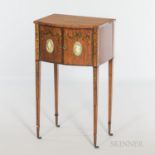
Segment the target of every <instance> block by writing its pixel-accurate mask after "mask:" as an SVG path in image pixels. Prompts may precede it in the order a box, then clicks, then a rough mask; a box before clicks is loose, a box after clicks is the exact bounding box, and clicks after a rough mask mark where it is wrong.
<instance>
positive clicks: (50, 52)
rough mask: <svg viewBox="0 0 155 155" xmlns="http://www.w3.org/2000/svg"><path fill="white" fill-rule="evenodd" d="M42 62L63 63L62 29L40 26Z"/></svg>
mask: <svg viewBox="0 0 155 155" xmlns="http://www.w3.org/2000/svg"><path fill="white" fill-rule="evenodd" d="M39 35H40V36H39V38H40V39H39V40H40V60H42V61H47V62H55V63H62V48H61V47H62V32H61V29H60V28H56V27H51V26H44V25H41V26H40V33H39Z"/></svg>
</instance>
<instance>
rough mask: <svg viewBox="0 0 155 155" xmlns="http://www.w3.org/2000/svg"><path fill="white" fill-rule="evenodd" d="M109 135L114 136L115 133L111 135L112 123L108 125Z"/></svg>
mask: <svg viewBox="0 0 155 155" xmlns="http://www.w3.org/2000/svg"><path fill="white" fill-rule="evenodd" d="M108 134H109V136H113V133H111V123H110V122H109V123H108Z"/></svg>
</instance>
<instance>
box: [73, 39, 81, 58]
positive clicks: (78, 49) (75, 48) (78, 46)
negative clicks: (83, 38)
mask: <svg viewBox="0 0 155 155" xmlns="http://www.w3.org/2000/svg"><path fill="white" fill-rule="evenodd" d="M73 54H74V55H75V56H80V55H81V54H82V45H81V43H80V42H79V41H76V42H75V43H74V45H73Z"/></svg>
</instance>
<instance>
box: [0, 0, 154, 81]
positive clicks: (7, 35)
mask: <svg viewBox="0 0 155 155" xmlns="http://www.w3.org/2000/svg"><path fill="white" fill-rule="evenodd" d="M154 6H155V1H154V0H117V1H114V0H94V1H84V0H74V1H67V0H59V1H55V0H44V1H41V0H40V1H38V0H33V1H32V0H25V1H24V0H14V1H10V0H5V1H4V0H3V1H2V0H1V3H0V20H1V22H0V77H1V78H3V79H7V78H8V79H10V78H11V79H13V78H15V79H16V78H17V79H19V78H24V79H25V78H33V76H34V24H33V20H34V19H38V18H40V17H43V16H46V15H49V14H52V13H63V14H75V15H84V16H97V17H112V18H116V19H117V20H116V29H115V32H116V34H115V35H116V37H115V79H116V80H153V79H154V78H155V72H154V71H153V66H155V61H154V57H155V46H154V43H155V39H154V36H155V20H154V14H155V9H154ZM45 65H46V64H45ZM61 68H62V70H61V72H62V74H63V75H64V77H66V78H67V77H73V78H77V79H80V78H81V79H87V78H89V76H90V74H89V73H88V72H89V71H90V68H87V69H84V68H79V69H72V68H70V67H68V68H67V69H65V68H64V67H63V66H62V67H61ZM106 68H107V66H106V65H105V66H104V67H103V68H102V69H105V70H106ZM49 69H50V66H49V65H47V66H46V67H44V65H43V70H44V72H43V74H44V75H45V76H46V75H47V76H48V75H49V74H51V73H52V72H50V73H49ZM66 74H67V75H66ZM105 74H106V72H105ZM65 75H66V76H65ZM81 75H82V76H81ZM101 76H104V73H103V75H101Z"/></svg>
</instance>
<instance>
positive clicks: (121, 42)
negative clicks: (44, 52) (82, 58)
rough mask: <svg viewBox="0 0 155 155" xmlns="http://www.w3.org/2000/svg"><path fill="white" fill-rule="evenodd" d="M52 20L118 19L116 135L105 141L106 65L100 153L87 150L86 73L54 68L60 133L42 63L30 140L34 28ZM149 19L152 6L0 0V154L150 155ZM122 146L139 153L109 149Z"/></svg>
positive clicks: (128, 0) (152, 53)
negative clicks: (64, 17)
mask: <svg viewBox="0 0 155 155" xmlns="http://www.w3.org/2000/svg"><path fill="white" fill-rule="evenodd" d="M52 13H63V14H73V15H82V16H96V17H109V18H116V28H115V61H114V80H115V81H114V93H113V116H112V131H113V132H114V136H113V137H109V136H108V135H107V83H106V82H107V64H105V65H102V66H101V67H100V85H99V86H100V87H99V89H100V90H99V121H98V144H99V145H100V149H99V150H98V151H96V150H94V148H93V147H92V126H93V100H92V98H93V93H92V88H93V87H92V76H91V75H92V74H91V73H92V69H91V67H72V66H71V67H70V66H62V65H61V66H60V89H59V90H60V95H59V101H60V102H59V103H60V108H59V109H60V125H61V128H60V130H59V129H57V128H56V127H55V125H54V105H53V104H54V89H53V65H52V64H49V63H43V65H42V70H43V74H42V75H43V82H42V92H41V136H42V137H43V140H41V141H39V140H37V139H36V137H35V66H34V65H35V63H34V60H35V50H34V49H35V47H34V43H35V42H34V39H35V38H34V34H35V32H34V24H33V21H34V20H35V19H38V18H41V17H44V16H46V15H49V14H52ZM154 15H155V0H93V1H90V0H72V1H71V0H0V154H2V155H10V154H15V155H21V154H22V155H27V154H32V155H42V154H46V155H50V154H51V153H53V154H56V155H62V154H67V155H70V154H86V155H87V154H89V155H94V153H96V152H97V153H98V155H99V154H102V155H103V154H109V155H110V154H114V153H115V154H119V155H124V153H125V154H126V155H129V154H136V155H138V154H150V155H154V154H155V153H154V152H155V149H154V137H155V133H154V131H155V124H154V122H155V117H154V108H153V107H154V101H155V95H154V90H155V83H154V82H155V81H153V80H154V79H155V71H154V66H155V61H154V59H155V45H154V44H155V39H154V38H155V20H154V19H155V18H154ZM103 78H104V80H101V79H103ZM137 81H138V82H137ZM139 81H140V82H139ZM146 81H147V82H146ZM150 81H151V82H150ZM152 81H153V82H152ZM145 82H146V83H145ZM103 84H105V85H103ZM127 141H129V142H130V143H133V142H140V143H142V145H143V146H139V147H132V146H131V147H130V146H129V147H128V146H125V147H122V146H121V145H118V146H114V145H112V143H113V142H118V143H120V142H123V143H124V142H127ZM8 148H9V149H8ZM116 148H117V149H116Z"/></svg>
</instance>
